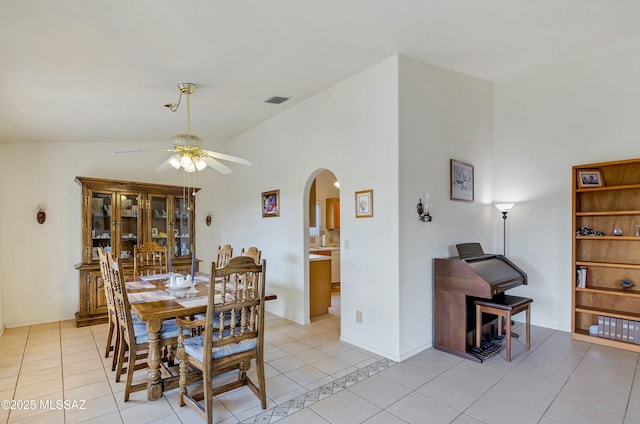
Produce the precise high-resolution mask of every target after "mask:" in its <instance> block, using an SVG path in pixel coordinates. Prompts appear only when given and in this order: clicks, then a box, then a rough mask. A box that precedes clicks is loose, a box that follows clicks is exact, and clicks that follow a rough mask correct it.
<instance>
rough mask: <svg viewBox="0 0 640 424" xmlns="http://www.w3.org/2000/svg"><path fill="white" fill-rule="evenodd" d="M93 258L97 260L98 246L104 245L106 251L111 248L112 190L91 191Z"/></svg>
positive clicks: (91, 244)
mask: <svg viewBox="0 0 640 424" xmlns="http://www.w3.org/2000/svg"><path fill="white" fill-rule="evenodd" d="M90 200H91V221H90V222H91V233H90V237H91V243H90V246H91V259H92V260H94V261H97V260H98V259H99V258H98V248H99V247H102V248H103V249H104V250H105V251H107V252H108V251H110V250H111V231H112V223H113V221H112V215H111V207H112V205H113V193H112V192H99V191H92V192H91V197H90Z"/></svg>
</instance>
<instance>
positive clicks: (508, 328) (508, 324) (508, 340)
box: [500, 312, 511, 362]
mask: <svg viewBox="0 0 640 424" xmlns="http://www.w3.org/2000/svg"><path fill="white" fill-rule="evenodd" d="M504 318H505V321H506V324H505V326H506V334H505V339H506V341H505V344H506V345H507V362H511V314H510V313H509V312H507V313H506V315H505V317H504ZM500 319H502V318H500Z"/></svg>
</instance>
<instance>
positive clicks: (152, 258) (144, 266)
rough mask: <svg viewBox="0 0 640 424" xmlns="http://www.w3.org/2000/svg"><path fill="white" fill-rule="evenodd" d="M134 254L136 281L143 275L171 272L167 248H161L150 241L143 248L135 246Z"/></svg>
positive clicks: (134, 275)
mask: <svg viewBox="0 0 640 424" xmlns="http://www.w3.org/2000/svg"><path fill="white" fill-rule="evenodd" d="M133 252H134V253H133V278H134V279H135V278H138V277H140V276H141V275H154V274H166V273H168V272H169V268H168V266H167V248H166V247H161V246H160V245H159V244H158V243H156V242H153V241H149V242H146V243H144V244H143V245H142V246H138V245H136V246H134V248H133Z"/></svg>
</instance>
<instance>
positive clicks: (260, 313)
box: [176, 256, 267, 423]
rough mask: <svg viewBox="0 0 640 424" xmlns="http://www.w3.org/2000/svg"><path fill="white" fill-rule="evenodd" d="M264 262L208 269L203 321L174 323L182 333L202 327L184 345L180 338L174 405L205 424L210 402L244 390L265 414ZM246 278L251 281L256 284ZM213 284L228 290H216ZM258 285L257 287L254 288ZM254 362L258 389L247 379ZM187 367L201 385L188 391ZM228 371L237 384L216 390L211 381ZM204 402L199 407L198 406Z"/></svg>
mask: <svg viewBox="0 0 640 424" xmlns="http://www.w3.org/2000/svg"><path fill="white" fill-rule="evenodd" d="M265 271H266V261H265V260H262V262H261V263H260V264H259V265H258V264H256V263H255V262H254V261H253V259H252V258H250V257H248V256H237V257H235V258H231V259H230V260H229V263H228V264H227V265H226V266H224V267H220V268H219V267H218V266H217V264H216V263H215V262H214V263H212V264H211V274H210V287H215V289H214V290H211V289H210V290H209V297H208V304H207V313H206V317H205V319H204V320H193V319H191V318H177V319H176V324H177V325H178V327H180V328H184V329H190V328H194V327H197V326H204V331H203V334H202V335H200V336H197V337H191V338H187V339H185V338H184V336H183V331H181V332H180V333H179V335H178V359H180V389H179V391H178V405H179V406H184V405H188V406H189V407H191V408H192V409H194V410H195V412H196V413H197V414H198V415H200V416H201V417H202V418H203V419H204V420H206V421H207V423H213V397H214V396H217V395H219V394H221V393H224V392H226V391H229V390H233V389H236V388H238V387H242V386H245V385H246V386H248V387H249V388H250V389H251V391H252V392H253V393H254V394H255V395H256V396H257V397H258V399H260V404H261V406H262V409H266V408H267V394H266V387H265V374H264V296H265ZM248 276H253V277H255V279H254V280H253V281H254V283H252V282H250V279H249V278H247V277H248ZM216 278H222V279H227V278H228V280H229V281H230V282H231V283H232V284H231V285H230V284H217V285H216V284H214V281H215V279H216ZM255 282H257V284H256V283H255ZM254 359H255V366H256V375H257V384H256V383H255V382H254V381H252V380H251V379H250V378H249V376H248V375H247V371H248V370H249V367H250V366H251V361H252V360H254ZM189 367H192V368H195V369H198V370H200V371H201V372H202V385H199V384H197V385H196V386H195V387H191V388H190V389H191V392H189V388H188V387H187V374H188V372H189ZM230 371H235V372H237V378H236V379H234V380H233V381H230V382H228V383H226V384H221V385H217V386H214V384H213V377H214V376H216V375H220V374H224V373H227V372H230ZM200 401H203V404H201V403H200Z"/></svg>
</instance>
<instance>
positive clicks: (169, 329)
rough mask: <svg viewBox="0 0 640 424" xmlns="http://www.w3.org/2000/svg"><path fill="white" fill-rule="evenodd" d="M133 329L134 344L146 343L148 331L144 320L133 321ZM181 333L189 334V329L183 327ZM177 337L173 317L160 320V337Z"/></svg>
mask: <svg viewBox="0 0 640 424" xmlns="http://www.w3.org/2000/svg"><path fill="white" fill-rule="evenodd" d="M133 331H134V332H135V335H136V344H142V343H148V342H149V333H148V332H147V323H146V322H144V321H137V322H134V323H133ZM183 334H184V335H185V336H189V335H190V334H191V332H190V330H188V329H186V328H185V329H184V330H183ZM175 337H178V326H176V320H175V319H168V320H165V321H162V328H161V329H160V339H172V338H175Z"/></svg>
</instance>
